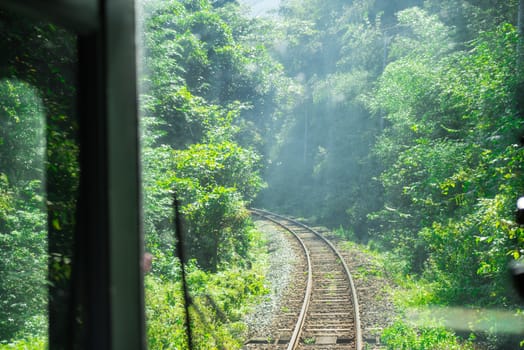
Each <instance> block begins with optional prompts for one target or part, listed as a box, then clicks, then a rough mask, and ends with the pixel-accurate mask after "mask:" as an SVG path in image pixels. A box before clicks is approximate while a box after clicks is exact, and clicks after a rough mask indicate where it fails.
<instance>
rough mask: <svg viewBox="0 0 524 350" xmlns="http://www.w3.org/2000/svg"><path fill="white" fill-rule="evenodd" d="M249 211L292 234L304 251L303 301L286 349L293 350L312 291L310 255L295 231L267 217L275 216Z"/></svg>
mask: <svg viewBox="0 0 524 350" xmlns="http://www.w3.org/2000/svg"><path fill="white" fill-rule="evenodd" d="M251 211H252V212H253V213H255V214H257V215H259V216H260V217H263V218H265V219H267V220H269V221H271V222H273V223H275V224H277V225H278V226H280V227H282V228H283V229H285V230H286V231H289V232H290V233H292V234H293V236H295V238H296V239H297V240H298V241H299V242H300V245H301V246H302V249H303V250H304V253H305V254H306V259H307V270H308V273H307V275H308V277H307V284H306V292H305V294H304V301H303V302H302V308H301V309H300V314H299V316H298V320H297V322H296V324H295V329H294V330H293V333H292V334H291V339H290V340H289V344H288V347H287V350H293V349H295V348H296V347H297V346H298V342H299V341H300V335H301V333H302V329H303V328H304V322H305V321H306V315H307V310H308V308H309V303H310V301H311V293H312V291H313V268H312V265H311V257H310V254H309V250H308V248H307V246H306V244H305V243H304V241H303V240H302V238H300V237H299V236H298V234H297V233H296V232H295V231H293V230H292V229H291V228H289V227H287V226H286V225H284V224H283V223H281V222H279V221H278V220H275V219H273V218H271V217H269V216H268V215H275V214H272V213H269V212H266V211H264V210H261V209H254V208H252V209H251ZM275 216H278V215H275Z"/></svg>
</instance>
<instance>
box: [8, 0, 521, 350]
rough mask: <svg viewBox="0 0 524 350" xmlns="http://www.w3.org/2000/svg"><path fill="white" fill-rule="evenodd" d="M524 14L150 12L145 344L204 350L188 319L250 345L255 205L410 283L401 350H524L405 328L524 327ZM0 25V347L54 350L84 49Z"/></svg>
mask: <svg viewBox="0 0 524 350" xmlns="http://www.w3.org/2000/svg"><path fill="white" fill-rule="evenodd" d="M519 3H520V2H519V1H517V0H509V1H508V0H506V1H497V0H494V1H473V0H445V1H437V0H405V1H389V0H352V1H347V0H330V1H324V0H300V1H298V0H282V1H281V3H280V7H279V8H278V9H275V11H274V13H273V14H270V15H266V16H260V17H253V16H250V15H249V11H248V9H247V8H245V7H244V6H243V5H241V4H240V3H239V1H235V0H225V1H224V0H220V1H213V0H143V1H139V2H138V4H137V8H138V18H137V20H138V24H139V30H138V33H139V37H138V41H139V42H140V43H141V46H140V53H139V56H140V63H141V66H140V70H141V73H140V81H139V85H140V101H139V108H140V114H141V164H142V179H143V180H142V194H143V228H144V240H145V249H146V251H147V252H149V253H151V255H152V256H153V260H152V268H151V270H150V271H148V272H147V273H146V275H145V298H146V303H145V308H146V326H147V342H148V346H149V348H151V349H187V348H188V340H189V339H188V334H187V333H186V327H187V324H186V316H185V312H186V301H189V305H187V308H188V309H189V319H190V328H191V330H192V333H191V341H192V343H193V345H194V348H195V349H239V348H240V347H241V346H242V344H243V342H244V341H245V340H246V339H245V336H246V334H247V328H246V327H247V326H246V325H245V324H244V323H243V322H242V316H243V315H245V314H246V313H248V312H249V310H250V308H251V307H252V306H253V305H255V304H256V303H257V302H259V301H260V300H263V298H264V295H266V294H267V293H268V292H269V289H270V286H268V285H267V283H266V281H265V280H264V274H265V273H266V269H267V266H266V265H265V264H266V263H265V261H266V257H267V254H268V252H267V247H265V245H264V242H263V240H262V239H261V235H260V233H259V232H257V231H256V230H255V229H254V226H253V224H252V222H251V219H250V215H249V211H248V209H247V208H249V206H260V207H265V208H268V209H271V210H273V211H275V212H279V213H282V214H291V215H294V216H297V217H304V218H308V219H309V220H311V221H312V222H315V223H318V224H321V225H324V226H327V227H329V228H331V229H333V230H334V231H336V232H337V233H338V234H339V235H341V236H343V237H344V238H345V239H347V240H351V241H355V242H358V244H361V245H363V246H367V247H368V248H369V249H370V250H372V251H374V252H376V254H377V256H378V258H377V259H381V261H382V264H383V266H384V268H385V269H386V270H387V271H388V273H389V274H390V276H391V277H392V278H393V279H394V280H396V281H397V282H398V285H399V288H398V289H397V290H396V291H395V293H392V295H394V298H395V300H396V303H397V307H398V309H399V315H398V319H397V321H395V322H394V323H393V324H391V325H390V327H388V328H387V329H385V330H384V332H383V334H382V336H381V341H382V343H383V344H384V345H385V346H386V347H387V348H389V349H473V348H475V349H477V348H486V349H491V348H503V347H504V346H507V347H509V346H513V345H515V344H518V341H517V342H516V343H515V342H514V340H513V339H509V338H510V337H509V336H507V335H506V333H505V331H504V330H503V329H502V330H497V331H494V330H493V331H491V332H490V331H489V330H488V331H482V332H477V331H476V330H475V329H473V328H472V329H471V330H468V331H467V332H461V333H460V334H459V335H457V334H456V332H454V330H453V329H449V328H445V327H444V325H441V324H439V323H438V322H437V323H435V325H433V326H431V325H426V324H425V325H416V324H412V323H409V322H407V321H406V317H404V316H405V315H404V312H405V311H406V310H408V309H428V308H430V307H438V308H450V309H453V308H457V307H466V308H468V309H470V310H476V309H480V308H482V309H488V310H493V309H497V310H506V311H508V312H509V313H510V314H519V313H521V310H520V305H521V300H519V299H518V297H517V296H516V294H515V293H514V292H513V290H512V288H511V286H510V285H509V282H508V274H507V268H508V264H509V263H510V262H512V261H514V260H517V259H519V258H521V256H522V255H523V254H524V229H523V228H522V227H521V226H519V225H518V224H516V222H515V220H514V211H515V203H516V200H517V198H518V197H519V196H521V195H523V194H524V173H523V170H524V169H523V166H524V145H523V143H522V136H523V132H524V128H523V127H524V125H523V122H524V105H523V103H524V102H523V98H524V74H523V65H524V60H523V57H524V55H523V54H522V52H523V50H524V46H523V40H522V32H523V29H522V28H519V23H518V18H519V11H520V12H521V14H522V12H524V9H523V8H521V7H519ZM520 17H521V18H522V16H520ZM0 21H1V23H2V25H3V26H4V27H5V28H9V30H8V31H6V32H7V34H6V35H4V36H2V37H1V38H0V48H1V50H0V63H1V65H0V73H1V76H0V315H1V316H0V349H44V348H46V331H47V320H48V317H49V315H48V309H47V302H48V300H47V294H46V293H47V292H46V291H47V289H48V288H58V287H59V286H61V285H67V283H68V281H69V280H70V278H71V265H70V259H69V257H70V256H71V255H72V251H71V252H70V254H69V255H68V256H63V255H53V247H54V245H60V247H61V249H56V250H57V251H67V249H64V248H63V247H64V246H69V244H70V243H71V237H72V232H73V231H74V230H73V227H74V225H75V215H74V213H75V210H76V202H75V193H76V191H77V186H78V178H79V174H80V172H81V171H80V169H79V167H78V156H79V150H78V146H77V133H78V122H77V121H76V120H75V117H74V113H73V111H74V96H75V95H76V90H75V78H74V76H75V73H74V66H75V59H74V57H75V42H74V39H73V38H72V37H71V36H70V34H68V33H66V32H65V31H62V30H61V29H59V28H56V27H55V26H53V25H50V24H44V23H32V24H28V23H25V22H24V21H23V20H22V19H20V18H17V17H16V16H13V15H11V14H8V13H3V12H1V13H0ZM72 67H73V69H71V68H72ZM49 179H52V181H49ZM46 181H48V182H49V183H50V184H53V187H52V188H50V187H49V186H46ZM175 198H176V201H177V206H178V208H177V209H178V211H179V213H180V215H179V217H175V205H174V203H175ZM177 220H180V221H179V222H180V223H181V225H180V227H181V228H182V230H181V231H182V232H177V231H176V222H177ZM177 236H181V237H182V241H178V240H177V238H176V237H177ZM46 238H48V239H49V238H52V239H50V240H49V242H48V241H47V240H46ZM180 246H182V248H183V249H184V260H183V261H182V260H181V259H180V257H179V256H178V254H177V249H178V248H179V247H180ZM49 252H51V256H49ZM377 252H378V253H377ZM183 273H184V274H185V276H186V282H187V291H188V294H189V295H188V298H186V299H185V298H184V294H183V290H184V281H183V279H182V275H183Z"/></svg>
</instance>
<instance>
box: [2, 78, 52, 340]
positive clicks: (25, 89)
mask: <svg viewBox="0 0 524 350" xmlns="http://www.w3.org/2000/svg"><path fill="white" fill-rule="evenodd" d="M0 154H2V157H1V158H0V247H1V249H0V295H1V296H2V297H1V300H2V302H1V303H0V314H1V315H2V317H1V318H0V339H1V340H2V341H6V340H12V339H13V338H15V337H18V336H20V335H23V336H25V335H30V336H34V337H37V338H40V337H43V336H44V335H45V333H46V330H47V283H46V277H47V212H46V209H45V190H44V186H45V181H44V176H45V171H44V157H45V113H44V106H43V103H42V99H41V98H40V96H39V94H38V92H37V90H36V89H35V88H34V87H33V86H31V85H29V84H27V83H25V82H22V81H18V80H14V79H3V80H1V81H0Z"/></svg>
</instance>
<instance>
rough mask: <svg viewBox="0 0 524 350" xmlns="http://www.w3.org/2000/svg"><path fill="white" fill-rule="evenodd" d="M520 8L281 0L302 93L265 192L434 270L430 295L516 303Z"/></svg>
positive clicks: (287, 60) (416, 266)
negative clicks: (511, 271)
mask: <svg viewBox="0 0 524 350" xmlns="http://www.w3.org/2000/svg"><path fill="white" fill-rule="evenodd" d="M520 10H521V11H522V10H523V9H520ZM518 11H519V3H518V1H504V2H503V1H491V2H489V3H488V2H483V1H456V0H450V1H411V2H387V1H380V0H376V1H366V0H355V1H351V2H349V3H348V2H337V1H331V2H329V3H328V2H320V1H314V0H309V1H300V2H299V1H291V0H290V1H284V2H283V5H282V7H281V10H280V14H281V16H282V22H283V23H284V24H283V26H282V28H281V29H282V31H283V32H284V34H282V35H281V37H285V38H287V39H286V40H287V42H286V44H287V46H286V50H284V51H282V50H276V51H275V53H274V55H275V57H278V58H279V59H281V60H282V62H283V64H284V66H285V68H286V72H287V73H288V74H290V76H292V77H294V78H295V81H296V82H297V84H300V85H301V86H302V88H301V91H303V95H302V99H301V100H299V101H298V102H297V103H296V105H295V107H294V109H293V111H292V113H290V114H289V115H288V118H289V120H288V121H287V123H286V126H287V128H284V129H283V130H281V133H282V135H283V136H282V137H281V138H280V139H281V140H282V142H280V143H279V144H277V145H275V147H274V148H273V150H272V152H271V153H270V155H269V156H270V158H269V163H268V164H269V166H268V168H267V170H266V172H265V176H264V177H265V179H266V181H268V187H267V189H266V190H264V191H263V193H262V195H261V196H259V200H260V202H259V203H261V205H266V206H270V207H272V208H273V209H274V210H277V211H284V212H288V213H290V214H294V215H297V216H305V217H310V218H314V219H316V220H317V221H318V222H321V223H323V224H326V225H329V226H332V227H339V226H342V227H343V230H340V231H341V232H345V233H347V235H346V236H348V237H351V238H354V239H357V240H360V241H362V242H367V243H370V244H371V246H373V247H375V248H380V249H383V250H384V251H387V252H388V254H390V259H391V261H392V265H394V266H396V267H398V271H399V272H400V273H401V275H402V276H406V275H412V276H416V278H419V279H422V280H424V281H425V282H424V283H430V284H431V286H432V288H431V291H430V294H431V297H429V298H427V299H426V301H425V302H429V303H436V304H439V305H454V304H456V305H461V306H462V305H469V306H481V307H486V306H490V307H495V306H498V307H508V306H509V305H513V306H514V307H517V305H518V300H517V299H516V297H515V295H514V293H513V292H512V291H511V289H510V288H508V285H509V284H508V280H507V277H508V276H507V268H508V263H509V262H510V261H511V260H514V259H517V258H519V257H520V256H521V254H522V253H523V242H524V237H523V230H522V228H521V227H519V226H518V225H517V224H516V223H515V221H514V217H513V215H514V208H515V203H516V200H517V198H518V197H519V196H520V195H521V194H522V192H523V191H524V180H523V179H522V164H523V163H522V161H523V155H524V151H523V148H522V144H521V136H522V130H523V119H522V116H523V113H522V112H523V111H522V102H521V98H522V77H523V75H522V61H521V58H520V57H521V54H520V52H519V50H520V48H521V44H520V39H519V35H518V32H519V29H518V28H517V17H518ZM399 327H401V326H400V325H399V326H398V327H397V328H398V329H395V328H392V329H391V331H390V333H389V335H388V337H389V339H390V340H391V346H392V348H397V346H401V344H400V343H397V340H398V339H397V340H394V339H396V338H394V337H392V334H394V333H398V332H401V331H402V330H401V329H400V328H399ZM400 338H402V337H400ZM400 338H399V339H400ZM417 341H418V340H417ZM402 346H404V347H406V345H402ZM412 346H415V345H414V343H413V344H412ZM433 346H435V347H438V346H437V345H435V344H433ZM408 347H409V346H408ZM419 347H420V346H419ZM417 348H418V347H417ZM420 348H424V347H423V346H422V347H420Z"/></svg>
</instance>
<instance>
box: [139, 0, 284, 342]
mask: <svg viewBox="0 0 524 350" xmlns="http://www.w3.org/2000/svg"><path fill="white" fill-rule="evenodd" d="M224 6H225V7H222V6H216V4H215V6H213V4H211V3H209V2H207V1H198V2H196V1H149V2H145V3H144V8H143V14H144V17H143V23H142V25H143V27H144V30H143V33H144V39H143V41H144V43H145V47H144V57H145V72H144V75H143V81H142V94H141V102H142V103H141V108H142V121H143V128H142V129H143V138H142V140H143V151H142V159H143V170H144V173H143V178H144V182H143V183H144V205H145V206H144V219H145V221H144V224H145V239H146V249H147V250H148V251H150V252H151V253H152V254H153V256H154V263H153V270H152V272H151V274H150V276H147V279H146V305H147V306H146V311H147V324H148V341H149V345H150V347H151V348H153V349H160V348H185V347H186V346H187V334H186V333H185V328H184V325H185V323H186V322H185V316H184V312H185V309H184V307H183V305H184V298H183V294H182V289H183V288H182V283H183V281H182V280H181V272H182V271H181V269H184V272H186V273H187V284H188V292H189V295H190V299H189V300H191V305H190V306H189V310H190V318H191V325H192V332H191V335H192V343H193V345H194V346H195V347H196V348H198V349H215V348H217V349H222V348H238V347H240V346H241V345H242V339H243V336H244V332H245V331H246V329H245V326H244V325H243V324H242V323H241V322H240V320H241V316H242V314H243V312H245V307H246V306H247V305H248V304H250V303H253V301H254V300H255V299H256V298H257V297H258V296H260V295H261V294H264V293H265V292H266V289H265V287H264V282H263V279H262V270H261V269H262V267H261V266H260V265H259V264H258V263H257V261H258V259H257V257H255V256H254V254H253V251H254V250H255V249H258V248H257V247H258V246H259V244H260V243H257V242H256V241H257V239H256V238H257V235H256V233H255V232H254V231H253V229H252V227H251V223H250V219H249V213H248V211H247V210H246V206H247V205H249V203H250V202H251V201H252V200H253V199H254V198H255V196H256V194H257V192H258V191H259V190H260V189H261V188H262V186H263V182H262V179H261V177H260V174H259V171H260V168H261V150H263V149H264V147H265V140H263V139H262V137H261V136H262V135H265V134H267V133H268V130H269V129H270V127H272V126H273V123H274V119H275V118H276V117H277V113H278V109H277V103H278V102H279V99H280V98H279V96H280V95H281V90H282V84H284V82H285V81H286V79H285V78H284V76H283V74H282V72H281V66H280V65H278V64H277V63H276V61H274V60H273V59H272V58H270V57H269V55H268V53H267V50H266V49H265V48H264V47H263V46H261V45H257V44H254V43H253V42H252V41H251V39H250V38H251V37H252V36H253V35H255V31H256V28H255V26H256V21H253V22H252V23H249V21H248V20H247V19H245V18H243V17H242V16H241V15H240V8H239V7H238V5H235V4H226V5H224ZM251 25H252V27H250V26H251ZM175 198H176V200H177V202H178V203H180V208H179V209H180V214H181V215H180V218H179V219H181V221H182V225H181V230H182V232H176V230H175V224H174V220H175V217H174V211H175V210H174V209H175V208H174V207H173V203H174V200H175ZM177 234H178V235H180V236H181V238H182V240H181V241H178V242H177V239H176V237H177ZM177 244H178V245H179V246H181V247H182V249H183V253H184V260H183V261H180V260H179V257H176V251H177V247H178V246H177ZM260 253H261V254H260V256H259V258H260V257H262V256H263V254H262V251H261V252H260Z"/></svg>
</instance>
